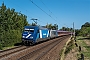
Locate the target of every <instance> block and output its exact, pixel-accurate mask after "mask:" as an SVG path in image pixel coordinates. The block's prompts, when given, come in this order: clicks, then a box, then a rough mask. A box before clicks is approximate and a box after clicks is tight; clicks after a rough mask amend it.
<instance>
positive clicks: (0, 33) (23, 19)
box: [0, 3, 28, 49]
mask: <svg viewBox="0 0 90 60" xmlns="http://www.w3.org/2000/svg"><path fill="white" fill-rule="evenodd" d="M25 25H28V22H27V16H26V15H24V14H22V13H20V12H15V9H10V8H7V7H6V6H5V5H4V3H2V6H0V49H1V48H2V47H7V46H12V45H14V44H15V43H18V42H20V41H21V32H22V31H23V27H24V26H25Z"/></svg>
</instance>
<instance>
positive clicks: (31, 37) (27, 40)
mask: <svg viewBox="0 0 90 60" xmlns="http://www.w3.org/2000/svg"><path fill="white" fill-rule="evenodd" d="M37 32H38V28H37V26H25V27H24V31H23V33H22V43H24V44H34V43H35V40H36V36H37Z"/></svg>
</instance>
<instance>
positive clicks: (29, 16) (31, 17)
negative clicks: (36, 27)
mask: <svg viewBox="0 0 90 60" xmlns="http://www.w3.org/2000/svg"><path fill="white" fill-rule="evenodd" d="M9 2H11V1H9ZM11 3H12V2H11ZM13 4H14V5H16V6H18V7H19V8H20V9H23V10H24V11H26V14H27V12H29V13H31V14H33V13H32V12H30V11H28V10H25V9H24V8H22V7H20V6H19V5H17V4H15V3H13ZM33 15H35V14H33ZM35 16H37V15H35ZM27 17H28V18H29V19H31V18H33V17H31V16H29V15H28V14H27ZM37 17H39V16H37ZM39 18H41V17H39ZM29 19H28V20H27V21H28V22H29ZM38 21H40V20H38ZM41 22H42V21H41ZM43 23H45V22H43ZM45 24H46V23H45Z"/></svg>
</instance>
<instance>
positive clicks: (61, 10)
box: [0, 0, 90, 29]
mask: <svg viewBox="0 0 90 60" xmlns="http://www.w3.org/2000/svg"><path fill="white" fill-rule="evenodd" d="M31 1H33V2H34V3H35V4H36V5H37V6H38V7H39V8H38V7H37V6H36V5H34V4H33V3H32V2H31ZM2 2H4V4H5V5H6V6H7V8H14V9H15V11H16V12H21V13H23V14H25V15H26V16H27V20H28V22H29V23H32V22H33V21H31V19H32V18H36V19H38V21H37V22H38V24H39V25H42V26H44V25H46V24H47V23H48V24H58V26H59V29H60V28H61V27H63V26H64V27H73V22H74V24H75V29H80V28H81V25H83V24H84V23H85V22H90V0H0V6H1V5H2ZM40 8H41V9H42V10H43V11H44V12H43V11H42V10H41V9H40ZM45 12H46V13H45Z"/></svg>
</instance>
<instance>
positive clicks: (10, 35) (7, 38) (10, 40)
mask: <svg viewBox="0 0 90 60" xmlns="http://www.w3.org/2000/svg"><path fill="white" fill-rule="evenodd" d="M18 42H21V32H20V31H19V30H10V31H5V32H4V34H3V42H2V47H8V46H13V45H14V44H15V43H18Z"/></svg>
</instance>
